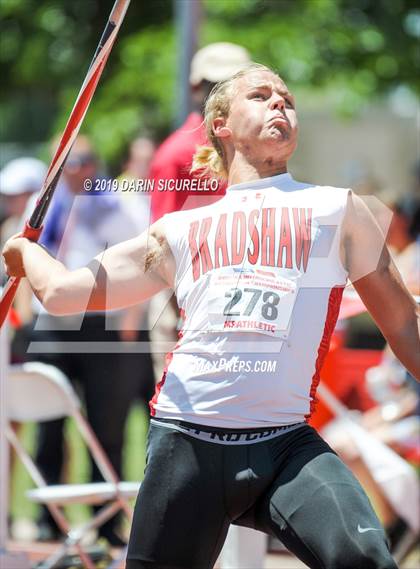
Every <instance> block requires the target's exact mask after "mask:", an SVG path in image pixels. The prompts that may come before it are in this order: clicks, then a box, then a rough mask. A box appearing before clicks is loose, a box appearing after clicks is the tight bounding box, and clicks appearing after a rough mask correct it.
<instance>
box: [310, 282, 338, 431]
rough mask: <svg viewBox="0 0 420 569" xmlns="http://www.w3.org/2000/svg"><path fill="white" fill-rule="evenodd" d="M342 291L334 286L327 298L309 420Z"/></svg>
mask: <svg viewBox="0 0 420 569" xmlns="http://www.w3.org/2000/svg"><path fill="white" fill-rule="evenodd" d="M343 292H344V287H341V286H340V287H334V288H333V289H331V292H330V296H329V298H328V310H327V317H326V319H325V324H324V332H323V334H322V338H321V342H320V344H319V347H318V356H317V358H316V362H315V372H314V374H313V376H312V383H311V390H310V393H309V395H310V398H311V405H310V409H309V413H308V414H307V415H305V419H306V420H309V418H310V416H311V415H312V413H313V412H314V411H315V407H316V404H317V402H318V399H317V397H316V390H317V389H318V385H319V382H320V380H321V375H320V374H321V369H322V366H323V364H324V360H325V358H326V355H327V354H328V350H329V347H330V341H331V336H332V334H333V332H334V328H335V325H336V323H337V318H338V313H339V311H340V304H341V299H342V297H343Z"/></svg>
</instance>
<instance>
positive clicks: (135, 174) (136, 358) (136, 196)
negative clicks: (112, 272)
mask: <svg viewBox="0 0 420 569" xmlns="http://www.w3.org/2000/svg"><path fill="white" fill-rule="evenodd" d="M155 150H156V147H155V143H154V142H153V140H152V139H150V138H147V137H144V136H138V137H137V138H135V139H134V140H132V141H131V142H130V144H129V147H128V153H127V157H126V160H125V161H124V163H123V168H122V173H121V174H120V175H119V176H118V177H117V180H118V182H119V191H118V197H119V198H120V203H121V206H122V208H123V210H124V212H125V213H126V214H127V215H129V216H131V217H132V218H133V221H134V223H135V225H136V231H137V234H140V233H142V232H143V231H144V230H145V229H146V228H147V227H148V226H149V225H150V223H151V213H150V193H149V192H148V190H147V185H146V184H147V181H148V180H149V177H150V164H151V161H152V159H153V156H154V153H155ZM148 307H149V305H148V303H147V302H145V303H142V304H138V305H135V306H132V307H130V308H128V309H126V310H124V311H123V314H122V316H121V320H122V322H121V331H120V336H121V339H122V340H124V341H126V342H141V343H143V345H146V344H148V343H149V342H150V338H149V331H148V329H147V328H148ZM122 365H123V368H124V373H126V374H128V375H129V376H130V375H133V374H134V375H135V376H137V377H138V381H137V389H136V391H135V394H134V397H137V398H138V400H139V401H140V403H141V405H142V406H143V408H144V410H146V417H147V420H148V418H149V413H148V412H147V411H148V405H149V401H150V399H151V398H152V397H153V393H154V389H155V376H154V370H153V363H152V358H151V355H150V352H143V351H142V350H139V351H135V352H133V353H126V354H125V355H124V358H123V362H122Z"/></svg>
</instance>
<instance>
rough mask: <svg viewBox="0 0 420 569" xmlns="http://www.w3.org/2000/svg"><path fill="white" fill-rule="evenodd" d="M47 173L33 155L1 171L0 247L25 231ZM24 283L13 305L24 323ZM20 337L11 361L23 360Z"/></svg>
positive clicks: (27, 307) (27, 303)
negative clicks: (0, 211) (0, 214)
mask: <svg viewBox="0 0 420 569" xmlns="http://www.w3.org/2000/svg"><path fill="white" fill-rule="evenodd" d="M46 175H47V166H46V164H44V162H42V161H41V160H38V159H37V158H30V157H24V158H16V159H14V160H11V161H10V162H8V163H7V164H6V165H5V166H4V168H3V169H2V170H1V171H0V198H1V199H2V203H3V204H4V210H5V219H4V221H3V223H2V224H1V227H0V245H1V246H3V244H4V243H5V242H6V241H7V239H8V238H9V237H11V236H12V235H14V234H15V233H18V232H19V231H22V229H23V222H24V221H26V220H24V219H22V216H23V214H24V212H25V211H26V208H27V205H28V202H29V201H30V200H31V198H32V196H33V195H34V194H36V193H38V192H39V191H40V190H41V187H42V184H43V183H44V180H45V176H46ZM5 278H6V275H5V273H4V271H3V267H1V269H0V280H1V282H4V281H5ZM21 285H22V286H20V287H19V288H18V291H17V293H16V296H15V301H14V306H15V308H16V310H17V312H18V315H19V319H20V321H21V322H22V323H23V324H25V323H28V322H30V320H31V319H32V308H31V301H32V291H31V289H30V287H29V285H28V284H27V282H25V281H23V282H22V283H21ZM17 336H18V337H15V342H14V344H13V346H12V361H16V360H19V359H20V355H19V352H20V350H19V348H18V345H19V341H20V338H19V336H20V334H19V333H18V334H17ZM15 348H16V349H15ZM16 350H17V352H16Z"/></svg>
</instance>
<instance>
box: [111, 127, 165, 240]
mask: <svg viewBox="0 0 420 569" xmlns="http://www.w3.org/2000/svg"><path fill="white" fill-rule="evenodd" d="M155 150H156V147H155V143H154V142H153V140H152V139H150V138H147V137H142V136H139V137H137V138H135V139H134V140H133V141H131V142H130V145H129V148H128V153H127V154H128V155H127V159H126V160H125V162H124V164H123V171H122V172H121V174H120V175H119V176H118V177H117V180H118V182H119V193H120V194H121V196H122V198H123V199H122V204H123V207H124V208H127V210H129V211H131V212H132V213H134V216H135V219H136V220H137V222H138V224H139V233H141V232H142V231H144V229H145V228H146V227H147V226H148V225H150V222H151V212H150V205H151V204H150V201H151V198H150V196H151V193H149V191H148V187H147V181H148V180H149V179H150V166H151V163H152V160H153V156H154V154H155ZM132 182H134V183H132Z"/></svg>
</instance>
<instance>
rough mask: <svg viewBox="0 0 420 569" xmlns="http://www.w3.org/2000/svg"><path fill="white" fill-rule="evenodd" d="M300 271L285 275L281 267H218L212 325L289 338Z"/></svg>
mask: <svg viewBox="0 0 420 569" xmlns="http://www.w3.org/2000/svg"><path fill="white" fill-rule="evenodd" d="M299 274H300V273H296V274H293V273H292V274H291V275H288V276H287V277H285V276H284V269H278V268H277V267H269V269H267V270H262V269H241V268H236V267H226V268H223V269H219V270H218V271H214V273H213V274H212V275H211V277H210V283H209V291H208V295H209V297H208V298H209V303H208V314H209V322H210V325H209V329H210V330H211V331H212V332H235V331H240V332H254V333H255V332H258V333H260V334H265V335H267V336H272V337H277V338H282V339H287V336H288V332H289V326H290V318H291V315H292V311H293V307H294V304H295V301H296V294H297V280H298V278H299Z"/></svg>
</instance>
